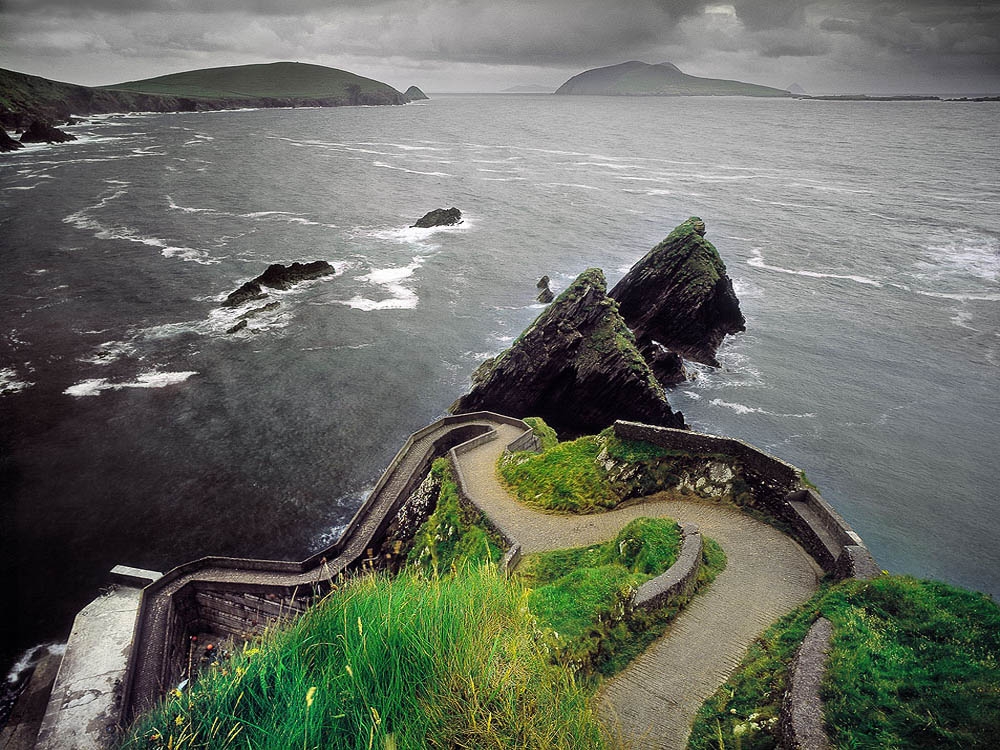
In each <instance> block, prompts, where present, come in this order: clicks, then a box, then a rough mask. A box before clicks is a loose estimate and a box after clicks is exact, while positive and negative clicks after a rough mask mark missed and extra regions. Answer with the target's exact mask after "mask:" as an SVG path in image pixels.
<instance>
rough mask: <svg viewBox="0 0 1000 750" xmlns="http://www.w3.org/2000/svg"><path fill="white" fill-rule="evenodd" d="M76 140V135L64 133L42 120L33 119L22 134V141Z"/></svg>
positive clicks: (59, 141) (60, 141) (64, 141)
mask: <svg viewBox="0 0 1000 750" xmlns="http://www.w3.org/2000/svg"><path fill="white" fill-rule="evenodd" d="M75 140H76V136H75V135H70V134H69V133H64V132H63V131H61V130H59V129H58V128H56V127H53V126H52V125H50V124H49V123H47V122H42V121H41V120H32V121H31V124H30V125H29V126H28V129H27V130H25V131H24V133H23V134H22V135H21V143H66V142H67V141H75Z"/></svg>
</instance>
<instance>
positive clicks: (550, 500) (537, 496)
mask: <svg viewBox="0 0 1000 750" xmlns="http://www.w3.org/2000/svg"><path fill="white" fill-rule="evenodd" d="M600 450H601V448H600V445H599V443H598V441H597V438H596V437H594V436H586V437H582V438H579V439H577V440H571V441H568V442H565V443H559V444H558V445H555V446H553V447H551V448H549V449H548V450H547V451H545V452H544V453H514V454H505V455H503V456H501V458H500V463H499V464H498V466H499V472H500V477H501V478H502V479H503V481H504V482H505V483H506V485H507V488H508V489H509V490H511V492H512V493H513V494H514V496H515V497H517V499H518V500H520V501H521V502H523V503H525V504H526V505H530V506H532V507H535V508H540V509H543V510H555V511H561V512H570V513H593V512H595V511H599V510H604V509H607V508H613V507H614V506H615V505H616V504H617V503H618V501H619V498H618V496H617V495H616V494H615V493H614V491H613V490H612V489H611V486H610V484H609V483H608V481H607V472H606V471H604V470H603V468H602V467H601V466H600V464H599V463H598V462H597V456H598V454H599V453H600Z"/></svg>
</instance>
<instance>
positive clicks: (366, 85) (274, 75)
mask: <svg viewBox="0 0 1000 750" xmlns="http://www.w3.org/2000/svg"><path fill="white" fill-rule="evenodd" d="M406 101H408V99H407V98H406V97H405V96H404V95H403V94H401V93H399V92H398V91H396V90H395V89H394V88H392V87H391V86H388V85H387V84H384V83H380V82H378V81H373V80H372V79H370V78H364V77H362V76H358V75H355V74H354V73H349V72H347V71H345V70H337V69H336V68H326V67H323V66H320V65H306V64H303V63H290V62H279V63H269V64H263V65H237V66H233V67H228V68H208V69H205V70H191V71H186V72H183V73H174V74H172V75H167V76H159V77H157V78H149V79H145V80H141V81H129V82H126V83H120V84H114V85H111V86H101V87H90V86H78V85H76V84H71V83H60V82H58V81H50V80H48V79H46V78H40V77H38V76H31V75H27V74H25V73H17V72H15V71H12V70H0V124H2V125H4V126H5V127H8V128H9V127H26V126H27V125H28V123H29V122H30V121H31V120H33V119H36V118H37V119H41V120H46V121H49V122H65V121H66V119H67V118H68V117H69V116H70V115H89V114H101V113H108V112H132V111H142V112H176V111H200V110H214V109H235V108H240V107H295V106H315V107H336V106H343V105H353V104H403V103H405V102H406Z"/></svg>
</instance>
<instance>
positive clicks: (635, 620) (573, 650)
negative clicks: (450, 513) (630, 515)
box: [517, 518, 725, 676]
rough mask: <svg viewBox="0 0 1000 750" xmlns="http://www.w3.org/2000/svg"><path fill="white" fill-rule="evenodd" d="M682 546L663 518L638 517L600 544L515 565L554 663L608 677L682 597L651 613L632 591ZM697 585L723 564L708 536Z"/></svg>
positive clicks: (677, 606)
mask: <svg viewBox="0 0 1000 750" xmlns="http://www.w3.org/2000/svg"><path fill="white" fill-rule="evenodd" d="M679 552H680V529H679V528H678V527H677V524H676V522H674V521H673V520H671V519H668V518H637V519H636V520H634V521H632V522H631V523H630V524H628V525H627V526H626V527H625V528H624V529H622V530H621V531H620V532H619V534H618V536H617V537H616V538H615V539H613V540H611V541H609V542H605V543H604V544H597V545H592V546H590V547H577V548H574V549H566V550H555V551H551V552H541V553H537V554H534V555H528V556H526V557H525V558H524V560H523V561H522V562H521V564H520V566H519V567H518V569H517V572H518V577H519V578H520V579H521V580H522V581H524V583H525V584H526V585H528V586H530V587H531V588H532V591H531V594H530V596H529V597H528V606H529V607H530V608H531V611H532V612H533V613H534V614H535V615H536V616H537V617H538V620H539V622H540V623H541V624H542V625H544V626H546V627H547V628H549V629H550V639H551V646H552V650H553V654H554V656H555V658H556V660H557V661H559V662H560V663H562V664H564V665H566V666H568V667H570V668H571V669H572V670H574V671H577V672H579V673H581V674H582V675H583V676H591V675H597V674H600V675H603V676H610V675H613V674H615V673H616V672H618V671H619V670H621V669H622V668H623V667H624V666H625V665H626V664H628V662H629V661H631V660H632V659H633V658H635V657H636V656H638V655H639V654H640V653H642V651H643V650H644V649H645V648H646V646H648V645H649V644H650V643H652V641H653V640H655V639H656V638H657V637H658V636H659V635H660V634H661V633H662V632H663V629H664V628H665V627H666V625H667V624H668V623H669V621H670V620H671V619H672V618H673V617H674V616H675V615H676V614H677V612H678V611H679V609H680V605H681V604H683V602H677V603H675V604H673V605H671V606H669V607H666V608H664V609H662V610H660V611H656V612H645V611H642V610H633V609H632V607H631V599H632V594H633V593H634V591H635V590H636V589H637V588H638V587H639V586H640V585H641V584H643V583H644V582H646V581H648V580H649V579H651V578H653V577H654V576H657V575H659V574H660V573H663V572H664V571H666V570H667V569H668V568H669V567H670V566H671V565H673V564H674V562H676V560H677V555H678V554H679ZM704 563H705V566H704V568H703V573H702V577H701V578H700V579H699V585H701V584H705V583H708V582H709V581H711V580H712V579H714V578H715V576H716V575H717V574H718V573H719V571H721V570H722V569H723V568H724V567H725V555H724V554H723V553H722V550H721V549H720V548H719V547H718V545H716V544H715V543H714V542H711V540H706V551H705V559H704Z"/></svg>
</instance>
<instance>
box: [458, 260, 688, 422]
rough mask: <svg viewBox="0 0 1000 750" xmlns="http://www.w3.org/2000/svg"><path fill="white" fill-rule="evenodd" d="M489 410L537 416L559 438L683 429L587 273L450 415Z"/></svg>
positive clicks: (600, 279)
mask: <svg viewBox="0 0 1000 750" xmlns="http://www.w3.org/2000/svg"><path fill="white" fill-rule="evenodd" d="M479 409H488V410H491V411H496V412H500V413H501V414H509V415H511V416H515V417H526V416H539V417H542V418H543V419H544V420H545V421H546V422H547V423H548V424H550V425H552V426H553V427H555V428H556V429H557V430H558V431H559V432H561V433H562V432H568V433H585V432H595V431H599V430H601V429H603V428H604V427H607V426H608V425H610V424H611V423H612V422H614V420H616V419H634V420H637V421H642V422H646V423H649V424H657V425H663V426H666V427H684V426H685V424H684V417H683V415H682V414H680V412H674V411H673V410H672V409H671V408H670V404H668V403H667V398H666V394H665V393H664V390H663V387H662V386H661V385H660V384H659V383H658V382H657V380H656V378H655V377H654V376H653V373H652V371H651V370H650V368H649V365H648V364H647V363H646V360H645V359H643V357H642V355H641V354H640V353H639V350H638V349H637V348H636V342H635V337H634V336H633V335H632V332H631V331H630V330H629V329H628V327H627V326H626V325H625V321H624V320H623V319H622V316H621V315H620V314H619V311H618V305H617V303H616V302H615V301H614V300H613V299H611V298H610V297H609V296H608V294H607V283H606V281H605V279H604V273H603V272H602V271H601V270H600V269H599V268H591V269H588V270H587V271H584V272H583V273H582V274H580V276H579V277H578V278H577V279H576V280H575V281H574V282H573V283H572V284H571V285H570V286H569V287H568V288H567V289H566V290H565V291H564V292H563V293H562V294H560V295H559V297H558V298H556V300H555V302H553V303H552V304H551V305H550V306H549V308H548V309H546V310H545V312H543V313H542V314H541V315H540V316H539V317H538V319H537V320H535V322H534V323H533V324H532V325H531V326H529V327H528V328H527V329H526V330H525V331H524V333H522V334H521V336H520V337H518V339H517V340H516V341H515V342H514V344H513V345H512V346H511V347H510V349H508V350H507V351H505V352H503V353H502V354H500V355H498V356H497V357H495V358H494V359H491V360H487V361H486V362H484V363H483V364H482V365H481V366H480V367H479V369H477V370H476V372H475V373H474V374H473V376H472V390H471V391H470V392H469V393H468V394H466V395H465V396H462V397H461V398H460V399H458V401H456V402H455V403H454V404H453V405H452V407H451V411H452V413H462V412H469V411H477V410H479Z"/></svg>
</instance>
